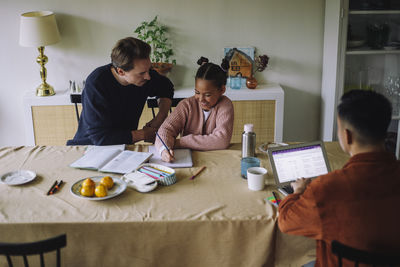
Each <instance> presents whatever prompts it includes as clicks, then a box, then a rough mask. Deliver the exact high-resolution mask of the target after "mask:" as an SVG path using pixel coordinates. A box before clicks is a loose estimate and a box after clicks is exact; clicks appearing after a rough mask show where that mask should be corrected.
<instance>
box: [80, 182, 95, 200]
mask: <svg viewBox="0 0 400 267" xmlns="http://www.w3.org/2000/svg"><path fill="white" fill-rule="evenodd" d="M79 193H81V195H82V196H84V197H92V196H93V195H94V186H87V185H86V186H83V185H82V187H81V190H80V191H79Z"/></svg>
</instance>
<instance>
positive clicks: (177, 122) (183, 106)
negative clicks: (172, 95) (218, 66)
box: [155, 96, 233, 151]
mask: <svg viewBox="0 0 400 267" xmlns="http://www.w3.org/2000/svg"><path fill="white" fill-rule="evenodd" d="M232 132H233V104H232V101H231V100H230V99H229V98H228V97H226V96H221V98H220V99H219V100H218V102H217V104H216V105H215V106H214V107H213V108H212V109H211V113H210V115H209V117H208V119H207V121H206V123H205V124H204V114H203V110H202V109H201V107H200V105H199V103H198V101H197V100H196V99H195V97H194V96H192V97H189V98H186V99H184V100H182V101H181V102H179V104H178V106H177V107H176V108H175V110H174V111H173V112H172V113H171V114H170V115H169V116H168V117H167V119H166V120H165V121H164V123H163V124H162V125H161V127H160V129H159V130H158V134H159V135H160V137H161V138H162V139H163V140H164V142H165V143H166V145H167V146H168V147H169V148H171V149H172V148H174V147H176V146H175V144H176V141H175V140H176V138H177V137H178V135H179V134H180V136H181V137H180V139H179V144H180V147H185V148H190V149H194V150H217V149H225V148H227V147H228V146H229V144H230V141H231V137H232ZM155 145H156V147H157V149H158V151H160V148H161V146H162V143H161V142H160V140H159V139H158V138H156V143H155Z"/></svg>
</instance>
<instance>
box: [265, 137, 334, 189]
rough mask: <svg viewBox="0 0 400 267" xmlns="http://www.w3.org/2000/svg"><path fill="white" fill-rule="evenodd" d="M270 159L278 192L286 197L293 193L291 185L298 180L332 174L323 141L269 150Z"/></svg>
mask: <svg viewBox="0 0 400 267" xmlns="http://www.w3.org/2000/svg"><path fill="white" fill-rule="evenodd" d="M268 157H269V161H270V163H271V167H272V171H273V174H274V178H275V183H276V185H277V187H278V190H279V191H280V192H281V193H282V194H284V195H285V196H287V195H288V194H291V193H293V188H292V186H291V185H290V183H291V182H293V181H295V180H296V179H298V178H302V177H304V178H309V179H312V178H316V177H318V176H320V175H323V174H326V173H328V172H330V166H329V161H328V157H327V155H326V150H325V146H324V143H323V142H322V141H316V142H309V143H302V144H295V145H288V146H280V147H273V148H269V149H268Z"/></svg>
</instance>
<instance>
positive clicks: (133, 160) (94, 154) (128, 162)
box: [70, 146, 152, 174]
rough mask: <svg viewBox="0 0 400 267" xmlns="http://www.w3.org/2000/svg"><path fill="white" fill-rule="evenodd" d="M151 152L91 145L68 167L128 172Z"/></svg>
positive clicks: (145, 159) (144, 160)
mask: <svg viewBox="0 0 400 267" xmlns="http://www.w3.org/2000/svg"><path fill="white" fill-rule="evenodd" d="M151 156H152V153H149V152H136V151H129V150H123V149H121V148H120V147H108V148H106V147H101V146H99V147H96V146H94V147H91V149H90V150H88V151H87V152H86V153H85V155H83V156H82V157H81V158H79V159H78V160H77V161H75V162H73V163H72V164H71V165H70V167H73V168H79V169H89V170H98V171H101V172H111V173H122V174H124V173H129V172H132V171H133V170H135V169H136V168H137V167H139V165H140V164H142V163H143V162H146V161H147V160H148V159H149V158H150V157H151Z"/></svg>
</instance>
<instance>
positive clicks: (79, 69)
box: [0, 0, 324, 146]
mask: <svg viewBox="0 0 400 267" xmlns="http://www.w3.org/2000/svg"><path fill="white" fill-rule="evenodd" d="M323 2H324V1H321V0H296V1H294V0H279V1H276V0H248V1H240V0H232V1H227V0H225V1H218V0H202V1H196V0H185V1H184V0H169V1H164V0H146V1H127V0H114V1H108V0H96V1H90V0H79V1H78V0H69V1H57V0H18V1H15V0H0V23H1V28H0V36H1V37H2V41H1V42H0V59H1V64H0V75H1V83H0V91H1V98H0V145H1V146H5V145H23V144H25V128H26V126H25V125H24V117H23V116H24V115H23V108H22V98H23V95H24V92H25V91H26V90H30V91H34V90H35V88H36V86H38V85H39V84H40V82H41V81H40V76H39V65H38V64H37V63H36V62H35V59H36V57H37V55H38V52H37V50H36V49H35V48H27V47H20V46H19V45H18V38H19V15H20V14H21V13H24V12H28V11H34V10H51V11H54V12H55V13H56V19H57V22H58V26H59V29H60V33H61V37H62V40H61V42H60V43H58V44H55V45H52V46H48V47H46V49H45V54H46V55H47V56H48V57H49V63H47V64H46V67H47V71H48V79H47V81H48V83H49V84H51V85H53V86H54V88H55V89H56V91H57V90H64V89H65V88H67V87H68V81H69V80H79V81H81V80H83V79H85V78H86V76H87V75H88V74H89V73H90V72H91V71H92V70H93V69H94V68H95V67H97V66H100V65H102V64H106V63H108V62H109V54H110V51H111V48H112V47H113V45H114V44H115V42H116V41H117V40H118V39H121V38H123V37H126V36H134V35H133V30H134V29H135V28H136V26H137V25H139V23H140V22H141V21H143V20H150V19H152V18H153V17H154V16H155V15H157V14H158V15H159V18H160V20H161V22H162V23H164V24H166V25H168V26H169V27H170V28H171V34H172V41H173V43H174V45H175V49H176V59H177V64H178V65H177V66H176V67H175V68H174V69H173V72H172V73H171V75H170V78H171V79H172V80H173V82H174V83H175V85H176V86H190V85H193V83H194V80H193V77H194V74H195V71H196V69H197V65H196V64H195V62H196V60H197V58H198V57H199V56H206V57H208V58H209V59H210V60H211V61H215V62H217V61H218V62H219V61H220V59H221V58H222V56H223V52H222V51H223V47H225V46H255V47H256V49H258V51H259V52H260V53H262V54H268V55H269V56H270V58H271V60H270V65H269V66H268V68H267V70H266V71H264V72H262V73H258V74H257V76H256V77H257V78H258V79H259V81H260V82H277V83H280V84H281V85H282V87H283V88H284V91H285V115H284V120H285V121H284V134H283V135H284V140H286V141H294V140H300V141H301V140H314V139H317V138H319V126H320V94H321V66H322V47H323V17H324V3H323Z"/></svg>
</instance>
